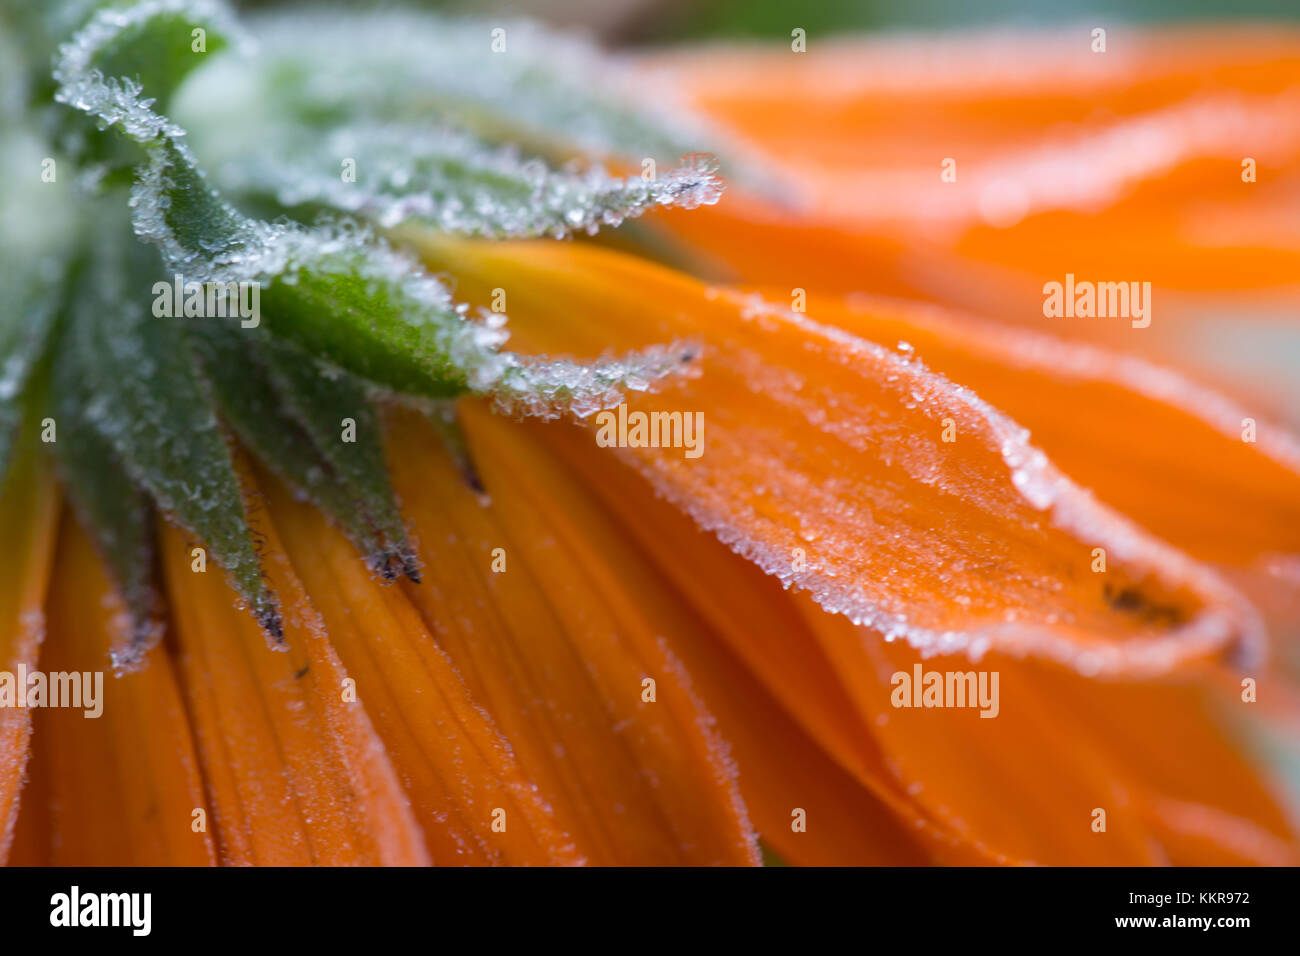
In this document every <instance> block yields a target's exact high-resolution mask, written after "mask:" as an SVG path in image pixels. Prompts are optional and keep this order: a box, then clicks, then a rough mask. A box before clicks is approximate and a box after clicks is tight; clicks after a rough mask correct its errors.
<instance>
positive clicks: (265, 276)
mask: <svg viewBox="0 0 1300 956" xmlns="http://www.w3.org/2000/svg"><path fill="white" fill-rule="evenodd" d="M171 5H180V6H188V5H189V4H188V3H186V0H145V2H143V3H141V4H139V5H137V6H136V7H133V8H130V9H129V10H126V11H122V12H118V11H112V12H107V13H106V12H101V13H100V14H99V15H97V16H96V17H95V18H94V19H92V21H91V22H90V24H89V25H87V27H86V28H85V29H84V30H83V31H82V32H81V33H80V34H79V35H78V36H77V37H76V38H74V39H73V40H72V41H70V42H69V43H68V44H65V46H64V47H63V48H62V55H61V57H60V61H59V63H58V65H57V66H56V69H55V76H56V77H57V78H58V80H59V82H60V84H61V86H60V89H59V92H58V94H57V96H58V99H59V101H60V102H63V103H66V104H68V105H70V106H73V107H75V108H76V109H80V110H82V111H84V112H86V113H88V114H90V115H91V116H93V117H95V118H96V119H97V120H98V122H99V123H100V124H101V125H102V126H104V127H112V128H115V129H117V130H119V131H120V132H121V133H122V134H124V135H125V136H126V137H127V138H128V139H130V140H132V141H134V142H136V143H138V144H139V145H140V146H141V147H142V148H143V151H144V157H145V159H144V162H143V164H142V165H141V166H140V168H139V170H138V175H137V181H136V184H135V187H134V189H133V190H132V195H131V207H132V224H133V226H134V229H135V232H136V234H137V235H138V236H140V237H141V238H143V239H145V240H146V241H149V242H151V243H153V244H154V245H156V246H157V247H158V248H159V249H160V250H161V251H162V253H163V256H164V259H165V260H166V262H167V265H168V266H169V267H170V268H171V269H173V270H174V271H175V273H176V274H179V275H183V276H184V278H185V279H186V280H187V281H191V282H199V283H221V284H223V285H225V284H229V283H238V284H244V285H246V286H251V287H253V288H256V289H258V290H260V301H261V304H262V305H263V306H265V309H266V312H267V315H268V327H269V329H270V331H271V333H272V334H273V335H275V336H277V337H280V338H284V339H287V340H290V341H293V342H295V343H297V344H298V345H300V346H301V347H303V348H304V349H305V350H306V351H308V352H309V353H310V354H311V355H312V356H313V357H315V358H317V359H320V360H322V361H325V362H327V363H329V364H331V365H334V366H337V367H338V368H341V369H345V370H347V371H349V372H351V373H353V374H355V375H357V376H358V377H360V378H362V379H365V380H367V381H369V382H372V383H375V384H376V385H379V386H382V387H384V388H387V389H389V390H392V391H395V392H399V393H403V394H408V395H414V396H420V397H424V398H444V397H449V396H454V395H458V394H462V393H464V392H467V391H468V392H473V393H478V394H488V395H492V396H494V397H495V398H496V399H497V401H498V404H499V405H501V406H502V407H503V408H508V409H510V410H513V411H521V412H526V413H529V414H540V415H544V416H552V417H553V416H557V415H560V414H562V413H565V412H567V411H573V412H575V413H577V414H586V413H590V412H591V411H595V410H596V409H598V408H605V407H610V404H611V402H612V403H613V404H617V402H618V400H619V399H620V397H621V396H620V395H619V394H618V391H617V386H619V385H620V384H623V385H626V386H628V387H641V388H644V387H646V383H648V382H649V381H651V380H653V379H654V378H657V377H661V376H662V375H666V374H669V373H670V372H673V371H676V370H677V369H679V368H680V367H681V364H682V358H681V356H682V355H683V354H684V353H685V351H686V350H684V349H682V348H676V349H651V350H647V352H646V353H645V354H644V355H635V354H633V355H629V356H627V357H625V358H623V359H620V360H613V361H603V362H598V363H594V364H592V365H590V366H586V365H580V364H576V363H572V362H551V361H542V362H534V361H529V360H524V359H521V358H519V357H518V356H514V355H511V354H510V353H504V352H500V351H499V348H500V346H501V344H502V343H503V342H504V341H505V338H506V335H505V333H504V331H503V330H502V329H501V328H500V325H499V323H497V322H496V321H495V320H493V321H485V322H482V323H478V322H472V321H469V319H468V316H467V314H466V312H467V310H466V309H465V308H464V307H461V306H457V305H455V304H454V303H453V302H452V299H451V297H450V295H449V293H448V291H447V289H446V287H445V286H444V285H443V284H442V283H440V282H439V281H438V280H436V279H435V278H433V277H432V276H430V275H428V274H427V273H426V272H425V271H424V270H423V269H422V268H421V267H420V266H419V265H418V264H417V263H415V262H414V261H412V260H411V259H409V258H407V257H405V256H403V255H400V254H398V253H396V252H394V251H393V250H392V249H391V248H389V247H388V246H387V245H386V244H385V243H383V242H381V241H379V240H377V239H375V238H373V237H372V236H370V235H369V234H368V233H366V232H364V231H358V230H356V229H355V228H352V227H350V226H348V225H346V224H343V225H338V226H333V227H320V228H316V229H305V228H303V227H300V226H296V225H294V224H291V223H277V224H271V223H267V222H262V221H260V220H256V219H251V218H249V217H247V216H244V215H243V214H241V213H240V212H238V211H237V210H236V209H235V208H234V207H233V206H231V205H230V204H229V203H228V202H226V201H225V200H224V199H222V198H221V197H220V196H218V195H217V194H216V192H215V191H214V190H212V189H211V188H209V187H208V185H207V183H206V182H205V180H204V177H203V175H202V173H201V172H200V170H199V168H198V166H197V164H196V163H195V161H194V158H193V155H192V154H191V152H190V150H189V147H188V146H187V145H185V144H184V142H183V141H182V138H183V136H184V131H183V130H181V129H180V127H178V126H176V125H175V124H174V123H172V122H171V120H169V119H167V118H166V117H165V116H163V115H161V114H159V113H157V112H155V111H154V109H153V108H152V103H151V102H150V101H149V100H146V99H144V98H143V97H142V95H141V91H140V88H139V87H138V86H137V85H136V84H135V83H134V82H133V81H131V80H129V79H122V78H118V77H110V78H107V79H106V78H105V77H103V76H102V75H101V74H100V73H99V72H98V71H96V70H94V69H92V68H91V64H92V63H94V62H97V61H98V59H99V58H100V57H101V53H100V52H99V51H100V50H101V49H111V48H113V45H114V44H115V43H116V42H118V40H119V39H120V38H121V36H122V35H123V33H124V31H126V30H127V29H128V28H129V27H130V26H131V25H132V24H135V23H138V22H140V21H141V19H142V18H143V17H146V16H153V15H159V11H160V8H162V7H166V8H168V9H170V6H171ZM498 318H499V317H498Z"/></svg>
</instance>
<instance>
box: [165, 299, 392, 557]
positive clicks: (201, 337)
mask: <svg viewBox="0 0 1300 956" xmlns="http://www.w3.org/2000/svg"><path fill="white" fill-rule="evenodd" d="M187 335H188V337H189V339H190V340H191V341H192V342H193V343H194V345H195V348H196V352H197V353H198V354H199V356H200V359H201V361H202V365H203V370H204V373H205V374H206V376H207V378H208V380H209V381H210V382H211V383H212V389H213V395H214V397H215V399H216V401H217V404H218V406H219V407H220V409H221V412H222V415H223V417H224V418H225V419H226V421H228V422H229V423H230V425H231V426H232V427H233V428H234V429H235V431H236V432H237V433H238V434H239V437H240V438H241V439H242V440H243V442H244V444H246V445H247V446H248V447H249V448H250V449H251V450H252V451H253V453H254V454H256V455H257V457H258V458H260V459H261V460H262V461H263V462H265V463H266V465H267V466H268V467H269V468H270V469H271V470H272V471H274V472H275V473H276V474H278V475H279V476H280V477H281V478H282V479H284V480H285V481H286V482H288V483H289V485H290V486H291V487H292V488H294V489H295V490H296V491H298V492H299V493H301V494H303V495H306V496H307V497H308V498H309V499H310V500H311V501H312V502H313V503H314V504H315V505H316V506H317V507H318V508H320V509H321V510H322V511H324V512H325V513H326V514H327V515H329V516H330V518H332V519H333V520H334V521H335V522H336V523H337V524H338V525H339V526H340V527H341V528H342V529H343V531H344V533H346V534H347V535H348V537H349V538H350V539H351V540H352V542H353V543H354V544H355V545H356V546H357V548H358V550H360V551H361V553H362V554H363V555H365V556H366V559H367V561H368V562H369V564H370V566H371V568H372V569H373V570H375V571H377V572H379V573H381V574H383V575H384V576H385V577H386V578H388V579H390V580H391V579H392V578H393V577H394V576H395V575H396V573H397V572H399V571H401V570H403V569H406V570H407V573H413V571H414V569H415V562H414V558H413V556H412V554H411V551H410V548H409V546H408V545H407V543H406V535H405V531H406V529H405V525H404V524H402V522H401V517H400V515H399V514H398V513H397V508H396V503H395V502H394V500H393V497H392V492H391V490H387V489H388V478H387V473H386V472H385V471H384V465H383V455H382V450H380V451H379V454H378V455H377V456H375V457H373V458H370V457H367V458H366V459H365V460H364V461H363V462H360V463H359V464H360V465H361V467H362V470H363V471H365V470H367V469H378V473H377V475H369V474H367V477H368V478H369V479H370V481H371V482H372V483H375V484H377V485H379V490H378V491H374V492H371V493H370V494H367V492H368V491H369V489H367V488H365V487H362V486H359V484H358V482H356V481H354V480H349V476H348V475H346V474H345V473H343V472H342V471H341V470H340V467H339V465H340V464H342V465H345V466H347V465H350V464H351V462H350V461H349V460H348V459H347V458H346V457H344V458H343V460H342V461H341V462H340V461H334V460H331V459H330V458H329V457H328V456H327V455H326V454H324V453H323V451H325V450H326V449H323V448H322V447H321V445H320V442H319V439H318V438H317V436H315V435H313V434H311V433H310V432H309V430H308V427H306V424H305V420H304V418H303V417H302V416H303V409H301V408H300V407H299V403H296V402H293V401H291V400H290V398H289V396H287V395H286V393H285V392H284V391H283V390H282V389H277V388H276V386H275V385H274V384H273V383H272V375H271V372H270V370H269V369H268V368H267V364H268V363H267V358H268V356H269V355H271V354H273V352H274V343H273V342H271V341H270V340H268V339H267V338H266V337H264V336H261V335H258V334H257V333H256V332H255V331H253V330H248V329H241V328H239V327H238V326H237V325H236V324H235V323H234V322H230V321H221V320H218V319H199V320H195V321H193V322H192V323H191V324H189V325H188V326H187ZM307 361H308V362H310V359H307ZM330 385H331V386H332V387H333V389H334V390H337V391H339V392H341V393H343V394H346V395H353V394H355V395H356V396H357V402H354V403H350V402H346V401H339V400H334V401H332V402H331V405H333V406H335V407H338V406H342V407H343V410H344V411H347V412H349V413H351V414H352V415H353V416H362V417H363V418H364V419H365V420H366V422H367V426H368V425H369V423H370V420H371V419H373V413H372V412H371V410H370V408H369V406H368V405H367V404H366V401H365V398H364V395H363V394H362V393H361V391H360V389H359V388H357V387H356V386H354V385H352V384H350V383H347V382H345V381H342V380H340V381H339V382H338V383H330ZM329 390H330V389H328V388H322V389H321V390H320V391H322V392H325V393H326V395H325V396H324V398H325V400H329V394H328V392H329ZM320 411H321V410H320V409H308V410H307V412H308V414H312V413H315V414H316V416H317V417H319V414H320ZM296 416H297V417H296ZM307 424H310V423H307ZM337 434H338V432H337V429H336V431H335V437H337ZM370 450H371V448H370V444H368V443H367V444H365V445H362V448H361V450H359V451H358V452H357V455H358V456H361V455H365V454H366V453H368V452H369V451H370ZM379 483H382V484H381V485H380V484H379ZM384 491H387V494H386V495H385V494H384V493H383V492H384ZM394 530H396V533H395V534H394Z"/></svg>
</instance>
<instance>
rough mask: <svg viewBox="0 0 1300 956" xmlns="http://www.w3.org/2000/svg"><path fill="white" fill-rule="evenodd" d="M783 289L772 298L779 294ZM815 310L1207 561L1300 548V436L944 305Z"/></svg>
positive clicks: (1225, 402)
mask: <svg viewBox="0 0 1300 956" xmlns="http://www.w3.org/2000/svg"><path fill="white" fill-rule="evenodd" d="M777 294H778V293H777V292H776V291H775V290H773V291H772V292H770V295H771V296H773V297H774V296H776V295H777ZM808 309H809V314H810V315H812V316H813V317H815V318H816V319H818V320H819V321H822V322H826V323H828V324H831V325H834V326H835V327H837V328H842V329H845V330H846V331H849V332H852V333H853V334H855V335H860V336H862V337H864V338H867V339H870V340H871V341H874V342H878V343H880V344H882V345H891V346H892V345H893V344H895V343H897V342H900V341H905V342H907V343H908V344H909V345H910V346H912V348H913V349H914V351H915V354H916V356H917V357H918V358H919V359H920V360H921V361H923V362H924V363H925V365H926V366H927V367H929V368H931V369H933V370H934V371H936V372H939V373H941V374H943V375H944V376H946V377H947V378H949V379H951V380H953V381H955V382H960V383H961V384H962V385H966V386H969V387H970V388H972V389H974V391H975V392H976V393H977V394H978V395H979V396H980V397H981V398H983V399H985V400H987V401H988V402H989V403H990V404H992V405H994V406H995V407H997V408H998V409H1000V410H1002V411H1004V412H1007V413H1008V414H1009V415H1011V417H1012V418H1014V419H1015V420H1016V421H1017V422H1018V423H1020V424H1021V425H1024V426H1025V427H1027V428H1028V429H1029V431H1030V433H1031V434H1032V435H1033V438H1034V443H1035V444H1036V445H1037V446H1039V447H1040V448H1042V449H1043V450H1044V451H1045V452H1046V453H1047V454H1048V455H1049V456H1050V457H1051V459H1052V461H1053V462H1054V463H1055V464H1057V465H1058V466H1060V468H1061V469H1062V470H1063V471H1064V472H1065V473H1066V474H1068V475H1069V476H1070V477H1071V478H1073V479H1074V480H1075V481H1077V482H1079V484H1081V485H1083V486H1084V487H1087V488H1090V489H1092V490H1093V491H1094V492H1095V493H1096V494H1097V496H1098V497H1099V498H1100V499H1101V500H1102V501H1104V502H1105V503H1106V504H1108V505H1110V506H1112V507H1114V508H1115V509H1116V510H1118V511H1120V512H1122V513H1124V514H1127V515H1130V516H1132V517H1133V518H1134V519H1135V520H1136V521H1137V522H1138V523H1139V524H1141V525H1142V526H1143V527H1145V528H1146V529H1147V530H1149V531H1151V532H1152V533H1154V534H1156V535H1157V536H1159V537H1160V538H1162V539H1163V540H1165V541H1168V542H1169V543H1171V544H1173V545H1175V546H1176V547H1178V548H1180V549H1182V550H1183V551H1185V552H1187V553H1189V554H1191V555H1192V556H1194V557H1197V558H1200V559H1203V560H1205V561H1209V562H1216V563H1232V564H1245V563H1249V562H1253V561H1256V560H1259V559H1261V558H1263V557H1265V556H1267V555H1269V554H1271V553H1274V552H1278V553H1300V440H1297V439H1296V438H1295V437H1294V436H1293V435H1291V434H1290V433H1288V432H1287V431H1286V430H1285V429H1282V428H1279V427H1276V426H1273V425H1271V424H1270V423H1268V422H1267V421H1263V420H1260V421H1258V422H1255V433H1254V435H1253V436H1252V437H1253V440H1252V441H1243V440H1242V438H1243V424H1244V422H1245V421H1246V419H1248V418H1249V419H1251V421H1253V422H1254V421H1255V419H1254V417H1253V416H1254V415H1256V414H1257V413H1255V412H1254V411H1253V410H1252V409H1249V408H1245V407H1242V406H1240V405H1238V404H1236V403H1234V402H1233V401H1231V400H1230V399H1228V398H1226V397H1224V396H1222V395H1220V394H1217V393H1215V392H1213V391H1211V390H1209V389H1206V388H1204V387H1202V386H1199V385H1198V384H1196V383H1194V382H1192V381H1190V380H1188V379H1187V378H1185V377H1184V376H1181V375H1179V374H1178V373H1176V372H1174V371H1172V370H1169V369H1166V368H1162V367H1158V366H1153V365H1150V364H1148V363H1146V362H1144V361H1142V360H1140V359H1136V358H1132V357H1128V356H1124V355H1118V354H1115V353H1113V352H1108V351H1105V350H1102V349H1099V348H1095V347H1092V346H1087V345H1082V344H1067V343H1065V342H1062V341H1060V340H1058V339H1055V338H1052V337H1050V336H1047V335H1042V334H1037V333H1033V332H1028V331H1020V330H1013V329H1006V328H998V327H995V326H992V325H990V324H988V323H981V322H979V321H977V320H973V319H970V318H967V317H965V316H961V315H957V314H952V313H945V312H942V311H940V310H938V309H935V308H922V307H915V306H909V305H906V304H904V303H900V302H895V301H890V300H884V299H877V298H874V297H866V296H855V297H853V298H851V299H850V300H849V301H848V302H847V303H843V304H842V303H840V302H838V301H836V300H834V299H831V298H824V297H818V296H815V295H814V296H810V297H809V299H808Z"/></svg>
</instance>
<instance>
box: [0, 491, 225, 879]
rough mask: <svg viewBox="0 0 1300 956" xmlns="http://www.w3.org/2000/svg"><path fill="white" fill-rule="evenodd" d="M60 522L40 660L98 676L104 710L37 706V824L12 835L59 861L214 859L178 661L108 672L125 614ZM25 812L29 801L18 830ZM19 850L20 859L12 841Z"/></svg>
mask: <svg viewBox="0 0 1300 956" xmlns="http://www.w3.org/2000/svg"><path fill="white" fill-rule="evenodd" d="M62 528H63V530H62V534H61V535H60V540H59V547H58V569H59V573H58V574H57V575H56V576H55V578H54V581H53V584H52V586H51V589H50V595H49V598H48V601H47V606H48V614H49V636H48V638H47V640H46V641H45V644H44V647H43V648H42V652H41V657H40V667H41V670H42V671H44V672H45V673H46V674H47V675H50V674H55V673H72V672H77V673H80V674H83V675H86V676H87V678H89V679H90V680H93V679H94V678H92V677H90V676H89V675H92V674H98V675H99V679H100V680H102V694H101V695H100V696H99V699H98V702H97V704H98V707H97V708H96V709H98V710H99V715H98V716H96V717H87V716H85V713H86V708H84V707H81V708H73V709H68V708H57V709H56V708H49V709H45V710H41V711H39V712H38V713H37V718H36V736H35V741H34V749H35V751H36V756H35V758H34V759H33V767H34V769H33V777H34V778H37V779H34V781H33V783H34V784H35V787H36V792H37V793H39V794H40V797H41V801H42V803H43V804H44V806H43V807H42V808H41V810H42V811H43V812H41V813H39V814H38V817H39V823H37V822H33V823H32V824H31V825H32V826H33V827H34V828H37V827H38V828H39V832H38V833H36V834H27V833H23V834H20V836H19V839H18V841H16V842H17V843H18V844H20V845H24V846H26V847H27V848H29V849H28V850H27V852H29V853H30V852H35V853H37V854H38V856H39V859H40V860H41V861H42V862H44V863H47V864H49V865H54V866H210V865H212V864H214V863H215V862H216V855H215V853H214V851H213V846H212V839H211V836H210V834H209V832H208V808H207V805H206V803H205V801H204V796H203V784H202V781H201V779H200V778H199V772H198V762H197V760H196V758H195V755H194V743H193V740H192V739H191V737H190V726H189V719H188V717H187V715H186V713H185V709H184V707H183V706H182V704H181V696H180V691H179V688H178V686H177V682H176V675H175V671H174V664H173V662H172V660H171V658H170V656H169V655H168V653H167V652H166V651H165V649H163V648H158V649H156V650H155V651H154V652H153V653H152V654H151V655H150V657H149V658H148V659H147V660H146V662H145V663H144V665H143V666H142V668H141V669H140V670H139V671H137V672H133V673H129V674H125V675H122V676H120V677H118V676H114V674H113V673H112V672H111V671H109V666H110V657H109V654H110V650H111V648H112V646H113V640H114V635H115V634H116V633H117V628H118V622H117V620H116V619H117V618H118V616H120V615H122V614H124V613H125V611H124V609H123V607H122V605H121V602H120V601H119V600H118V599H117V596H116V594H115V592H114V590H113V587H112V585H111V584H110V583H109V581H108V579H107V577H106V576H105V574H104V570H103V567H102V566H101V564H100V562H99V559H98V558H97V557H96V555H95V553H94V549H93V548H92V546H91V544H90V542H89V541H88V540H87V538H86V537H85V535H84V534H83V533H82V532H81V530H80V528H78V527H77V524H76V521H75V520H74V519H73V518H72V516H71V514H69V513H66V512H65V515H64V519H63V522H62ZM90 686H93V684H92V685H90ZM87 703H89V701H87ZM28 821H29V818H28V814H27V806H26V804H24V811H23V814H22V815H21V816H20V818H19V827H20V829H24V828H26V827H27V826H28ZM42 844H44V846H42ZM38 848H39V849H38ZM15 856H16V859H15V862H22V860H21V857H18V856H17V848H16V852H15Z"/></svg>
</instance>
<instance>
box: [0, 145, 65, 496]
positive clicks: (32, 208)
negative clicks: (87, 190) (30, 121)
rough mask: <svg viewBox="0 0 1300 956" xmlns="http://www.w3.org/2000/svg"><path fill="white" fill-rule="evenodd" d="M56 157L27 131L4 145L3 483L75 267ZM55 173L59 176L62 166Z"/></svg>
mask: <svg viewBox="0 0 1300 956" xmlns="http://www.w3.org/2000/svg"><path fill="white" fill-rule="evenodd" d="M52 159H53V157H51V155H50V150H49V149H48V148H47V147H46V146H45V145H44V144H43V143H42V142H41V141H40V140H39V139H38V138H37V137H36V136H35V135H34V134H33V133H31V131H29V130H27V129H24V128H22V127H21V126H17V127H12V128H10V129H8V130H6V134H5V139H4V140H0V164H2V165H3V168H4V169H5V170H7V171H10V172H7V173H6V175H7V176H11V177H12V180H13V181H12V182H11V187H12V188H7V189H5V190H3V191H0V290H3V292H2V294H0V479H2V478H3V476H4V474H5V472H6V470H7V466H8V463H9V459H10V456H11V453H12V449H13V441H14V436H15V434H16V431H17V428H18V425H19V421H20V419H21V417H22V402H23V395H24V392H25V390H26V389H27V386H28V383H29V381H30V380H31V377H32V374H33V372H34V370H35V368H36V366H37V364H38V362H39V361H40V359H41V357H42V355H43V354H44V353H45V348H46V344H47V341H48V338H49V334H50V330H51V328H52V326H53V320H54V315H55V312H56V309H57V306H58V303H59V300H60V298H61V296H62V290H63V285H64V276H65V274H66V272H67V269H68V255H67V247H68V245H69V241H70V233H71V226H70V220H71V214H70V201H69V198H68V187H67V185H66V184H65V183H64V182H61V181H59V180H58V179H57V178H56V179H55V181H54V182H46V181H44V179H43V178H42V173H43V171H44V170H45V168H46V167H45V166H44V165H43V164H44V163H45V162H46V161H47V160H52ZM49 168H51V169H53V170H54V171H55V173H56V177H57V168H58V167H57V165H55V166H54V167H49ZM65 175H66V172H65Z"/></svg>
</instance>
